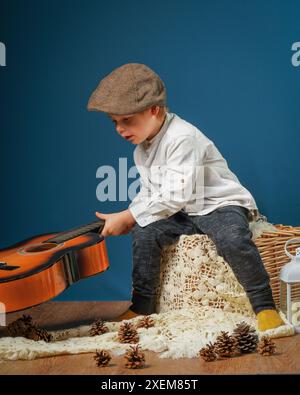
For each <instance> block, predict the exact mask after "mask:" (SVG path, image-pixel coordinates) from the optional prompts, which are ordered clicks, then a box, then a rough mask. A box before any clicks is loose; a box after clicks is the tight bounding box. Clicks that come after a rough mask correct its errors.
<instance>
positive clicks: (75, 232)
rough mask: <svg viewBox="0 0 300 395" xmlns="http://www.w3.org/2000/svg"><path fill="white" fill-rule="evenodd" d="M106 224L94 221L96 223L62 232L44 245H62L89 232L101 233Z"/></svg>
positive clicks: (101, 221)
mask: <svg viewBox="0 0 300 395" xmlns="http://www.w3.org/2000/svg"><path fill="white" fill-rule="evenodd" d="M104 223H105V221H104V220H98V221H94V222H91V223H90V224H87V225H83V226H80V227H78V228H74V229H71V230H69V231H66V232H61V233H59V234H57V235H56V236H55V237H52V238H50V239H48V240H45V241H44V242H43V243H56V244H60V243H64V242H65V241H68V240H71V239H74V238H75V237H78V236H81V235H84V234H85V233H88V232H95V231H96V232H98V233H100V232H101V230H102V229H103V227H104Z"/></svg>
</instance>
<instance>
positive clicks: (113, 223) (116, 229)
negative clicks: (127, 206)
mask: <svg viewBox="0 0 300 395" xmlns="http://www.w3.org/2000/svg"><path fill="white" fill-rule="evenodd" d="M96 216H97V217H98V218H100V219H104V220H105V225H104V228H103V229H102V232H101V235H102V236H104V237H106V236H119V235H124V234H127V233H129V232H130V230H131V229H132V227H133V226H134V225H135V219H134V217H133V216H132V214H131V212H130V211H129V210H125V211H121V212H119V213H112V214H103V213H99V212H97V211H96Z"/></svg>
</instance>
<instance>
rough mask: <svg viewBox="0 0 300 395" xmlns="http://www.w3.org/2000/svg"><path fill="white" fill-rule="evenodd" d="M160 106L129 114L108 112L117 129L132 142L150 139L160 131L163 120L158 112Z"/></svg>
mask: <svg viewBox="0 0 300 395" xmlns="http://www.w3.org/2000/svg"><path fill="white" fill-rule="evenodd" d="M158 112H159V107H157V106H152V107H151V108H148V109H146V110H144V111H142V112H138V113H135V114H129V115H114V114H108V116H109V118H110V119H111V120H112V121H113V123H114V124H115V128H116V131H117V132H118V133H119V134H120V135H121V136H122V137H123V138H124V139H126V140H128V141H130V142H131V143H132V144H140V143H142V142H143V141H145V140H150V139H151V138H152V137H154V136H155V134H157V133H158V131H159V129H160V127H161V124H162V122H161V121H159V119H158V117H157V114H158Z"/></svg>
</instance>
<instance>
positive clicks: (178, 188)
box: [88, 63, 284, 331]
mask: <svg viewBox="0 0 300 395" xmlns="http://www.w3.org/2000/svg"><path fill="white" fill-rule="evenodd" d="M166 105H167V103H166V89H165V86H164V83H163V82H162V80H161V79H160V77H159V76H158V75H157V74H156V73H155V72H154V71H153V70H151V69H150V68H149V67H147V66H145V65H143V64H138V63H129V64H125V65H123V66H121V67H118V68H117V69H115V70H113V71H112V72H111V73H110V74H109V75H107V76H106V77H105V78H104V79H103V80H102V81H101V82H100V84H99V85H98V87H97V88H96V90H95V91H94V92H93V94H92V95H91V97H90V99H89V102H88V110H90V111H102V112H104V113H106V114H108V116H109V117H110V118H111V120H112V121H113V123H114V124H115V128H116V130H117V132H118V133H119V134H120V135H121V136H122V137H123V138H125V139H126V140H128V141H130V142H131V143H132V144H135V145H136V148H135V151H134V160H135V164H136V166H137V169H138V171H139V173H140V182H141V189H140V192H139V193H138V194H137V196H136V197H135V198H134V199H133V201H132V202H131V204H130V205H129V207H128V209H127V210H124V211H122V212H119V213H113V214H102V213H98V212H97V213H96V215H97V217H99V218H102V219H104V220H105V227H104V229H103V231H102V235H103V236H110V235H114V236H117V235H121V234H125V233H128V232H130V231H131V232H132V237H133V272H132V286H133V291H132V305H131V306H130V309H129V310H128V311H126V312H125V313H124V314H122V315H121V316H119V317H118V318H117V320H122V319H130V318H133V317H135V316H137V315H140V314H141V315H147V314H152V313H155V312H156V311H155V302H156V289H157V287H158V285H159V278H160V256H161V250H162V248H163V247H164V246H166V245H170V244H173V243H175V242H176V241H177V240H178V238H179V237H180V235H182V234H186V235H191V234H195V233H200V234H207V235H208V236H209V237H210V238H211V239H212V240H213V242H214V243H215V245H216V248H217V252H218V254H219V255H221V256H222V257H224V259H225V260H226V261H227V262H228V264H229V265H230V266H231V268H232V270H233V272H234V274H235V276H236V278H237V279H238V281H239V282H240V284H241V285H242V286H243V288H244V289H245V291H246V293H247V296H248V297H249V300H250V303H251V305H252V308H253V310H254V312H255V313H256V315H257V319H258V328H259V330H262V331H264V330H267V329H271V328H275V327H278V326H280V325H282V324H284V323H283V321H282V320H281V318H280V316H279V314H278V313H277V311H276V308H275V303H274V300H273V297H272V291H271V288H270V285H269V276H268V274H267V272H266V270H265V268H264V265H263V263H262V260H261V257H260V254H259V252H258V250H257V248H256V246H255V244H254V243H253V241H252V239H251V237H252V233H251V231H250V229H249V221H248V220H249V219H250V217H251V213H253V212H254V211H257V206H256V203H255V200H254V198H253V197H252V195H251V194H250V192H249V191H248V190H247V189H246V188H244V187H243V186H242V185H241V184H240V182H239V180H238V178H237V177H236V176H235V175H234V174H233V173H232V172H231V171H230V170H229V168H228V166H227V162H226V160H225V159H224V158H223V157H222V155H221V154H220V152H219V151H218V150H217V148H216V147H215V145H214V143H213V142H212V141H211V140H209V139H208V138H207V137H206V136H205V135H204V134H203V133H202V132H201V131H200V130H198V129H197V128H196V127H195V126H193V125H192V124H190V123H188V122H187V121H185V120H183V119H181V118H180V117H179V116H178V115H176V114H173V113H170V112H168V109H167V107H166ZM199 187H200V188H199ZM199 190H200V192H199ZM195 191H196V193H195Z"/></svg>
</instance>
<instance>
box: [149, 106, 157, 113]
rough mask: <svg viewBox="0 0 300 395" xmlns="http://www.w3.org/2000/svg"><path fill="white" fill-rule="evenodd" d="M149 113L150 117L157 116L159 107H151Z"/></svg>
mask: <svg viewBox="0 0 300 395" xmlns="http://www.w3.org/2000/svg"><path fill="white" fill-rule="evenodd" d="M150 111H151V114H152V115H157V114H158V113H159V106H151V108H150Z"/></svg>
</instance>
